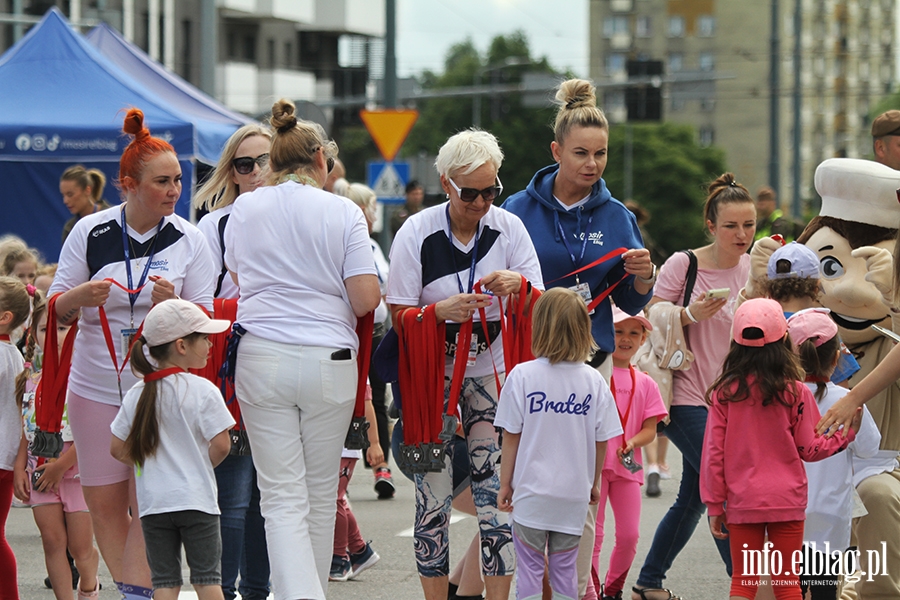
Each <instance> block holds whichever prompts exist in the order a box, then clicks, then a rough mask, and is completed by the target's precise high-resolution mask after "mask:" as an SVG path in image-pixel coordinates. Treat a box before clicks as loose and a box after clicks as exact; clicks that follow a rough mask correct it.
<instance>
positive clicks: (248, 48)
mask: <svg viewBox="0 0 900 600" xmlns="http://www.w3.org/2000/svg"><path fill="white" fill-rule="evenodd" d="M241 58H243V59H244V60H248V61H250V62H255V61H256V36H255V35H245V36H244V53H243V56H242V57H241Z"/></svg>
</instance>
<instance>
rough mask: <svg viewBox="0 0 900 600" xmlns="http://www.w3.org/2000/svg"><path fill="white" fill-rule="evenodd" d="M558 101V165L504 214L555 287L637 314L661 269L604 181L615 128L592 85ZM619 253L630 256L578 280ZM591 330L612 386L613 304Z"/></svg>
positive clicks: (600, 307)
mask: <svg viewBox="0 0 900 600" xmlns="http://www.w3.org/2000/svg"><path fill="white" fill-rule="evenodd" d="M556 100H557V101H558V102H559V104H560V107H559V110H558V112H557V114H556V123H555V125H554V128H553V132H554V140H553V141H552V142H551V143H550V151H551V153H552V154H553V158H554V160H555V161H556V164H554V165H550V166H548V167H544V168H543V169H541V170H540V171H538V172H537V173H535V175H534V177H533V178H532V180H531V183H529V184H528V187H527V188H526V189H525V190H523V191H521V192H518V193H516V194H514V195H512V196H511V197H510V198H509V200H507V201H506V202H505V203H504V204H503V208H505V209H507V210H508V211H510V212H511V213H513V214H515V215H518V216H519V217H520V218H521V219H522V221H523V222H524V223H525V226H526V227H527V228H528V232H529V233H530V234H531V239H532V241H533V242H534V247H535V249H536V250H537V255H538V258H539V259H540V261H541V270H542V271H543V274H544V281H545V282H546V283H547V285H548V287H556V286H565V287H568V288H570V289H572V290H575V291H576V292H577V293H579V294H580V295H581V296H582V297H583V298H584V300H585V302H586V303H587V304H588V305H590V304H591V303H592V302H594V300H595V299H596V298H598V297H599V296H601V295H602V294H604V293H605V294H609V295H610V296H611V297H612V300H614V301H615V303H616V306H618V307H619V308H621V309H622V310H624V311H625V312H626V313H628V314H630V315H636V314H638V313H639V312H640V311H641V309H642V308H643V307H644V306H645V305H646V304H647V303H648V302H649V301H650V299H651V298H652V295H653V294H652V292H653V284H654V282H655V280H656V267H655V266H654V265H653V263H652V262H651V260H650V252H649V251H648V250H646V249H645V248H644V243H643V240H642V239H641V234H640V230H639V229H638V225H637V221H636V220H635V217H634V215H633V214H632V212H631V211H629V210H628V209H627V208H626V207H625V206H624V205H623V204H622V203H621V202H619V201H618V200H616V199H615V198H613V197H612V195H611V194H610V192H609V190H608V189H607V188H606V183H605V182H604V181H603V179H602V178H603V171H604V170H605V169H606V160H607V150H608V144H609V123H608V122H607V120H606V116H605V115H604V114H603V111H601V110H600V109H599V108H598V107H597V98H596V95H595V90H594V86H593V85H591V83H590V82H589V81H585V80H582V79H570V80H568V81H564V82H562V83H561V84H560V86H559V89H558V90H557V92H556ZM619 248H624V249H626V250H627V251H626V252H625V253H624V254H622V255H621V256H612V257H610V258H609V259H607V260H606V261H604V262H602V263H600V264H598V265H596V266H593V267H591V268H589V269H586V270H584V271H581V272H579V273H577V274H573V273H574V272H575V271H576V270H578V269H581V268H583V267H586V266H588V265H591V264H592V263H594V262H595V261H597V260H599V259H601V258H603V257H604V256H607V255H608V254H609V253H610V251H613V250H616V249H619ZM610 288H613V289H612V290H610ZM591 323H592V333H593V335H594V341H595V342H596V343H597V346H598V347H599V348H600V349H599V350H598V351H597V352H596V354H594V358H593V359H592V360H591V361H590V362H591V364H592V365H593V366H594V367H596V368H598V369H599V370H600V372H601V373H602V374H603V376H604V378H605V379H606V380H607V381H609V379H610V376H611V375H612V360H610V359H609V355H610V354H611V353H612V351H613V350H614V348H615V332H614V330H613V320H612V306H611V304H610V298H609V297H606V298H604V299H603V300H602V301H600V302H599V303H598V304H596V306H594V308H593V312H592V313H591ZM591 508H592V510H591V511H589V513H588V523H587V524H586V525H585V531H584V534H583V535H582V536H581V541H582V546H581V547H580V548H579V552H578V567H579V568H578V584H579V585H578V587H579V593H580V594H581V595H582V596H583V595H584V594H585V593H586V590H587V586H588V575H589V574H590V566H591V565H590V560H591V551H592V546H593V542H594V519H595V518H596V509H597V507H596V506H593V507H591ZM593 597H596V596H593Z"/></svg>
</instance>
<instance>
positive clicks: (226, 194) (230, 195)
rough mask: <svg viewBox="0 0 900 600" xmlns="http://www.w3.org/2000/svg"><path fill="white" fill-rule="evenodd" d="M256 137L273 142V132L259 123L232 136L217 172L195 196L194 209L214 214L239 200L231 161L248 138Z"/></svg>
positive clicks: (223, 150) (226, 144)
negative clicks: (215, 211)
mask: <svg viewBox="0 0 900 600" xmlns="http://www.w3.org/2000/svg"><path fill="white" fill-rule="evenodd" d="M256 135H259V136H262V137H264V138H266V139H268V140H269V141H271V140H272V131H271V130H270V129H269V128H268V127H265V126H263V125H260V124H259V123H250V124H247V125H244V126H243V127H241V128H240V129H238V130H237V131H235V132H234V133H233V134H231V137H230V138H228V141H227V142H226V143H225V147H224V148H223V149H222V155H221V156H220V157H219V162H218V164H216V168H215V170H214V171H213V172H212V173H211V174H210V176H209V178H208V179H207V180H206V182H205V183H204V184H203V185H202V186H200V189H198V190H197V192H196V193H195V194H194V200H193V204H194V208H206V209H207V210H208V211H210V212H212V211H214V210H216V209H219V208H224V207H226V206H228V205H230V204H233V203H234V201H235V200H237V197H238V196H239V195H240V190H239V188H238V185H237V184H236V183H234V181H232V178H231V174H232V172H231V170H232V168H233V167H232V165H231V161H233V160H234V158H235V155H236V154H237V150H238V146H240V145H241V144H242V143H243V142H244V140H246V139H247V138H251V137H253V136H256Z"/></svg>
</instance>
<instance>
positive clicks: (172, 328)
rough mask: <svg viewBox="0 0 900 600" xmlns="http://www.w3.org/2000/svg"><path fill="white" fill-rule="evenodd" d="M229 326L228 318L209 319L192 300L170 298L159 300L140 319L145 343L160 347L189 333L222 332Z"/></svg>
mask: <svg viewBox="0 0 900 600" xmlns="http://www.w3.org/2000/svg"><path fill="white" fill-rule="evenodd" d="M230 327H231V322H230V321H225V320H223V319H210V318H209V317H207V316H206V314H205V313H204V312H203V310H201V309H200V307H199V306H197V305H196V304H194V303H193V302H188V301H187V300H181V299H174V300H166V301H164V302H160V303H159V304H157V305H156V306H154V307H153V308H151V309H150V312H149V313H148V314H147V318H146V319H144V330H143V332H142V334H143V336H144V339H145V340H147V345H148V346H151V347H152V346H162V345H163V344H168V343H169V342H174V341H175V340H177V339H178V338H183V337H186V336H189V335H190V334H192V333H209V334H212V333H222V332H223V331H227V330H228V329H229V328H230Z"/></svg>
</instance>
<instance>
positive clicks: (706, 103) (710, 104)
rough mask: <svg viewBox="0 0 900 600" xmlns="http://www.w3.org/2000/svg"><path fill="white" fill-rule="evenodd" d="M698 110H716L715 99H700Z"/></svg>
mask: <svg viewBox="0 0 900 600" xmlns="http://www.w3.org/2000/svg"><path fill="white" fill-rule="evenodd" d="M700 110H702V111H703V112H712V111H714V110H716V100H715V99H714V98H703V99H702V100H700Z"/></svg>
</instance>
